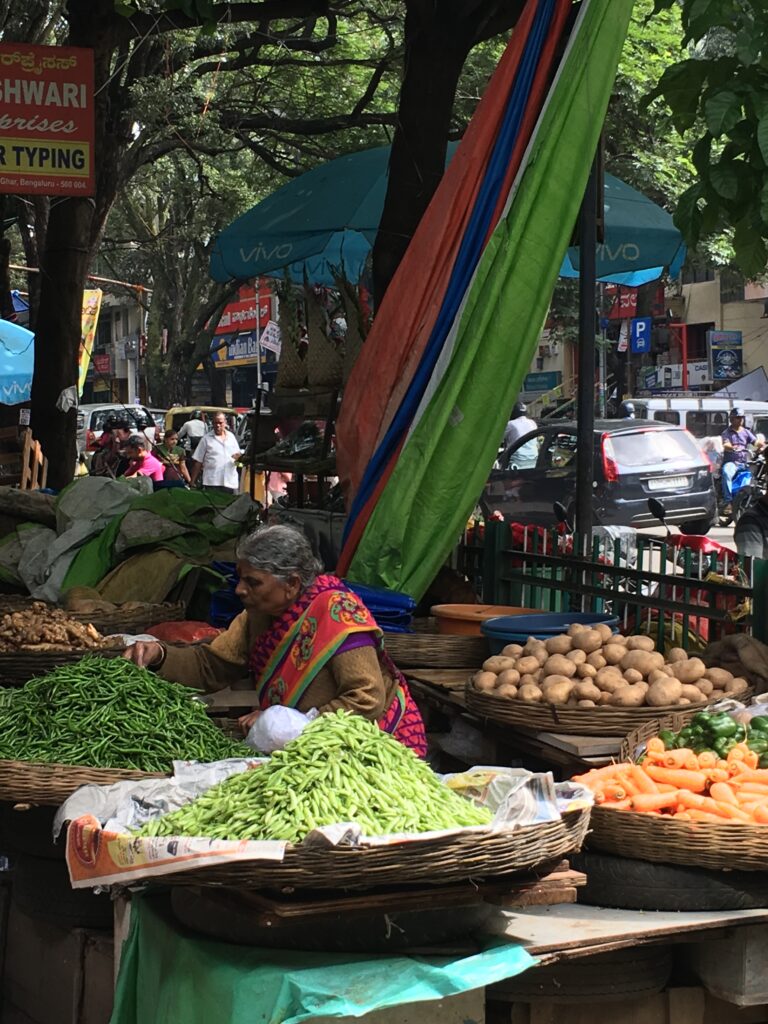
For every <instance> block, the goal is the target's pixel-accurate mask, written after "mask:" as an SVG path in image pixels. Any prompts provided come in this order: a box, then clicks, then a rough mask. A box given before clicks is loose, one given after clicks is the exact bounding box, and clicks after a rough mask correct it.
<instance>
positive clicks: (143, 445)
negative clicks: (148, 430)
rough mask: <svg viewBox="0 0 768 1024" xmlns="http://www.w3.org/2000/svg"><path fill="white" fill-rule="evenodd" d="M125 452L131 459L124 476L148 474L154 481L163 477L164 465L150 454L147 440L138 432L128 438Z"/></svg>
mask: <svg viewBox="0 0 768 1024" xmlns="http://www.w3.org/2000/svg"><path fill="white" fill-rule="evenodd" d="M126 454H127V455H128V458H129V459H130V460H131V461H130V464H129V466H128V469H127V470H126V472H125V476H127V477H130V476H148V477H149V478H150V479H151V480H154V481H155V482H159V481H161V480H164V479H165V466H164V465H163V464H162V462H161V461H160V459H158V458H156V457H155V456H154V455H153V454H152V452H151V451H150V450H149V444H148V442H147V441H146V440H145V439H144V438H143V437H142V436H141V435H140V434H134V435H133V436H132V437H131V438H130V439H129V441H128V445H127V450H126Z"/></svg>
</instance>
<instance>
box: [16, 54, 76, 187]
mask: <svg viewBox="0 0 768 1024" xmlns="http://www.w3.org/2000/svg"><path fill="white" fill-rule="evenodd" d="M93 140H94V114H93V53H92V51H91V50H85V49H79V48H74V47H58V46H28V45H26V44H24V43H2V44H0V192H16V193H26V194H30V193H36V194H43V195H80V196H90V195H93V192H94V179H95V176H94V167H93Z"/></svg>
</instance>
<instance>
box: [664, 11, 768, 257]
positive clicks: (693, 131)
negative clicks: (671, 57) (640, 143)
mask: <svg viewBox="0 0 768 1024" xmlns="http://www.w3.org/2000/svg"><path fill="white" fill-rule="evenodd" d="M677 7H679V8H680V13H681V21H682V27H683V40H682V45H683V47H684V48H685V49H684V52H685V53H686V56H685V57H684V58H683V59H682V60H679V61H677V62H676V63H675V64H672V65H671V66H669V67H668V68H667V69H666V70H665V71H664V73H663V74H662V75H661V78H660V79H659V81H658V84H657V85H656V87H655V88H654V89H653V90H652V91H651V92H650V94H649V95H648V97H647V99H646V103H652V102H653V101H654V100H655V99H656V98H658V97H662V98H663V99H664V100H665V102H666V103H667V104H668V106H669V108H670V109H671V111H672V121H673V124H674V127H675V128H676V130H677V131H678V133H680V134H681V135H684V136H685V137H686V138H688V139H690V140H691V141H692V143H693V144H692V149H691V159H692V161H693V165H694V167H695V170H696V180H695V181H693V182H692V183H691V184H690V185H689V186H688V188H687V189H686V190H685V191H684V192H683V193H682V195H681V196H680V199H679V202H678V206H677V211H676V213H675V222H676V224H677V225H678V227H679V228H680V230H681V231H682V232H683V234H684V235H685V237H686V240H687V241H688V243H689V245H691V246H696V245H697V243H698V242H699V240H700V239H702V238H704V237H705V236H707V235H708V234H710V233H711V232H713V231H715V230H717V229H718V228H719V227H720V226H722V225H723V224H726V225H728V226H731V227H732V228H733V248H734V252H735V259H736V262H737V263H738V264H739V266H740V267H741V269H742V270H743V272H744V274H745V275H746V276H747V277H757V276H760V275H762V274H764V273H765V269H766V264H767V263H768V245H767V241H768V5H766V3H765V0H682V3H679V2H678V0H654V8H653V12H652V15H651V17H655V16H657V15H658V14H660V13H662V12H667V11H670V10H673V9H674V8H677Z"/></svg>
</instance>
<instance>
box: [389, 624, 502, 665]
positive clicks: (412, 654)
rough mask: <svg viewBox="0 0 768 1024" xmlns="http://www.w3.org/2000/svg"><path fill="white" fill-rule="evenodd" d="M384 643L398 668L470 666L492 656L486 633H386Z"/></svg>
mask: <svg viewBox="0 0 768 1024" xmlns="http://www.w3.org/2000/svg"><path fill="white" fill-rule="evenodd" d="M384 646H385V647H386V649H387V653H388V654H389V656H390V657H391V658H392V660H393V661H394V663H395V664H396V665H397V667H398V668H467V667H470V666H472V665H482V663H483V662H484V661H485V659H486V658H487V657H488V641H487V640H486V638H485V637H484V636H450V635H448V634H443V633H423V632H418V633H385V634H384Z"/></svg>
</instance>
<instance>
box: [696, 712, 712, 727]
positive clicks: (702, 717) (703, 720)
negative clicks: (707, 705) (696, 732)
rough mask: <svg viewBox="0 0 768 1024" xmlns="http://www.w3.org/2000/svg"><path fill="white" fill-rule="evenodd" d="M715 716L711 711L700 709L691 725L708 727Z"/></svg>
mask: <svg viewBox="0 0 768 1024" xmlns="http://www.w3.org/2000/svg"><path fill="white" fill-rule="evenodd" d="M713 717H716V716H713V715H712V714H711V713H710V712H709V711H699V712H698V713H697V714H695V715H694V716H693V718H692V719H691V726H698V728H699V729H706V728H707V727H708V726H709V723H710V721H711V720H712V718H713Z"/></svg>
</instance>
